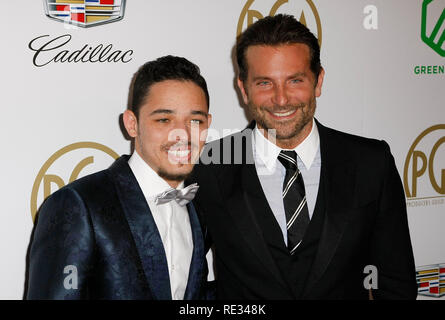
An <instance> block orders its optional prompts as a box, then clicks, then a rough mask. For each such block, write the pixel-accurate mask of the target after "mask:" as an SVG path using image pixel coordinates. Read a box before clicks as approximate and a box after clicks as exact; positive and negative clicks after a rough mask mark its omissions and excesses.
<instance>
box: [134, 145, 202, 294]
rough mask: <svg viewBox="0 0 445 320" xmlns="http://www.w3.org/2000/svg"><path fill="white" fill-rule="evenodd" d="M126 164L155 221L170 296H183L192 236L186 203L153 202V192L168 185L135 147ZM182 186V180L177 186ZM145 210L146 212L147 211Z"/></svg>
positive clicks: (156, 193)
mask: <svg viewBox="0 0 445 320" xmlns="http://www.w3.org/2000/svg"><path fill="white" fill-rule="evenodd" d="M128 164H129V166H130V168H131V170H132V171H133V174H134V175H135V177H136V180H137V182H138V183H139V186H140V187H141V189H142V192H143V193H144V196H145V199H146V200H147V203H148V206H149V207H150V210H151V214H152V215H153V218H154V220H155V222H156V227H157V228H158V231H159V234H160V235H161V239H162V244H163V245H164V251H165V255H166V258H167V263H168V272H169V275H170V287H171V294H172V299H173V300H182V299H184V294H185V289H186V288H187V281H188V276H189V269H190V262H191V260H192V254H193V238H192V231H191V226H190V219H189V215H188V211H187V207H186V206H184V207H181V206H180V205H178V204H177V202H176V201H174V200H173V201H170V202H168V203H165V204H160V205H156V204H155V202H154V199H155V197H156V196H157V195H159V194H161V193H162V192H164V191H167V190H169V189H171V187H170V185H169V184H168V183H167V182H166V181H165V180H164V179H162V178H161V177H160V176H159V175H158V174H157V173H156V172H155V171H154V170H153V169H152V168H151V167H150V166H149V165H148V164H147V163H146V162H145V161H144V160H143V159H142V158H141V157H140V155H139V154H138V153H137V152H136V151H135V152H133V155H132V156H131V157H130V159H129V160H128ZM182 188H184V182H181V184H180V185H179V186H178V187H177V189H182ZM147 214H148V212H147Z"/></svg>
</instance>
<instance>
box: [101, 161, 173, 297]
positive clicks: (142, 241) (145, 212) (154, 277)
mask: <svg viewBox="0 0 445 320" xmlns="http://www.w3.org/2000/svg"><path fill="white" fill-rule="evenodd" d="M128 159H129V157H128V156H122V157H120V158H119V159H118V160H116V162H115V163H114V164H113V165H112V166H111V167H110V172H111V174H112V176H113V180H114V182H115V185H116V189H117V194H118V196H119V200H120V203H121V205H122V209H123V211H124V214H125V217H126V218H127V221H128V225H129V227H130V230H131V233H132V235H133V239H134V242H135V244H136V248H137V250H138V253H139V257H140V258H141V262H142V267H143V269H144V272H145V276H146V278H147V282H148V285H149V287H150V290H151V293H152V295H153V297H154V298H155V299H158V300H171V299H172V297H171V289H170V278H169V273H168V264H167V259H166V257H165V251H164V246H163V244H162V239H161V236H160V234H159V231H158V229H157V227H156V223H155V221H154V219H153V216H152V213H151V211H150V208H149V206H148V204H147V201H146V200H145V197H144V195H143V193H142V190H141V189H140V187H139V184H138V182H137V180H136V178H135V176H134V175H133V172H132V171H131V169H130V167H129V166H128Z"/></svg>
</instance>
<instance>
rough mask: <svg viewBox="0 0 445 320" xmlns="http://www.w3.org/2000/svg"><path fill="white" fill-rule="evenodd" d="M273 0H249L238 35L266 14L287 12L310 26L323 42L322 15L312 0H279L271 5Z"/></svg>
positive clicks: (239, 24) (240, 18)
mask: <svg viewBox="0 0 445 320" xmlns="http://www.w3.org/2000/svg"><path fill="white" fill-rule="evenodd" d="M270 3H271V1H266V0H248V1H247V2H246V4H245V5H244V7H243V10H242V11H241V14H240V16H239V19H238V26H237V35H239V34H241V32H242V31H243V30H244V29H246V28H247V27H248V26H250V25H251V24H252V23H254V22H255V21H256V20H258V19H261V18H263V17H264V16H265V15H269V16H274V15H276V14H279V13H287V14H291V15H293V16H295V17H296V18H297V19H298V20H299V21H300V22H301V23H302V24H304V25H305V26H306V27H308V28H309V29H310V30H311V31H312V32H313V33H314V34H315V36H316V37H317V38H318V42H319V43H320V46H321V43H322V37H323V32H322V27H321V20H320V15H319V14H318V10H317V8H316V7H315V5H314V3H313V2H312V0H277V1H275V3H274V4H273V5H272V7H271V6H270Z"/></svg>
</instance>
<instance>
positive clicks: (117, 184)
mask: <svg viewBox="0 0 445 320" xmlns="http://www.w3.org/2000/svg"><path fill="white" fill-rule="evenodd" d="M187 208H188V212H189V217H190V224H191V229H192V236H193V245H194V248H193V256H192V261H191V265H190V273H189V278H188V283H187V289H186V292H185V297H184V299H200V298H204V295H205V292H204V289H205V281H206V275H207V264H206V260H205V250H204V239H203V236H202V232H201V227H200V224H199V221H198V216H197V214H196V211H195V209H194V206H193V204H192V203H189V204H188V205H187ZM67 266H68V268H67V269H65V268H66V267H67ZM73 266H74V267H75V268H73ZM27 273H28V278H27V288H26V292H25V297H26V298H27V299H156V300H157V299H159V300H170V299H171V298H172V297H171V290H170V279H169V273H168V266H167V260H166V257H165V252H164V247H163V244H162V240H161V237H160V234H159V232H158V229H157V227H156V224H155V221H154V219H153V216H152V214H151V212H150V208H149V206H148V204H147V202H146V200H145V197H144V195H143V193H142V190H141V189H140V187H139V185H138V182H137V180H136V178H135V177H134V175H133V172H132V171H131V169H130V167H129V166H128V156H122V157H120V158H119V159H118V160H116V162H115V163H114V164H113V165H112V166H111V167H110V168H109V169H107V170H104V171H101V172H98V173H95V174H92V175H89V176H86V177H84V178H81V179H79V180H77V181H75V182H73V183H71V184H69V185H67V186H65V187H64V188H62V189H60V190H58V191H57V192H55V193H54V194H53V195H51V196H50V197H49V198H48V199H47V200H46V201H45V202H44V204H43V205H42V207H41V209H40V211H39V215H38V222H37V224H36V226H35V230H34V232H33V238H32V241H31V244H30V248H29V266H28V272H27ZM73 276H74V277H76V279H75V280H73ZM75 287H77V288H75Z"/></svg>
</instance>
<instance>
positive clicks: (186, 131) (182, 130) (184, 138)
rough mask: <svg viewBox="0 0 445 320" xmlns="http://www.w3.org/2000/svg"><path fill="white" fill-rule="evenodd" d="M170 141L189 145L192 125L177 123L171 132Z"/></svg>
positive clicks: (182, 122)
mask: <svg viewBox="0 0 445 320" xmlns="http://www.w3.org/2000/svg"><path fill="white" fill-rule="evenodd" d="M168 140H169V141H172V142H173V141H175V142H184V143H188V142H189V141H190V124H188V123H186V122H184V121H177V122H176V123H175V126H174V128H173V129H172V130H171V131H170V132H169V135H168Z"/></svg>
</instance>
